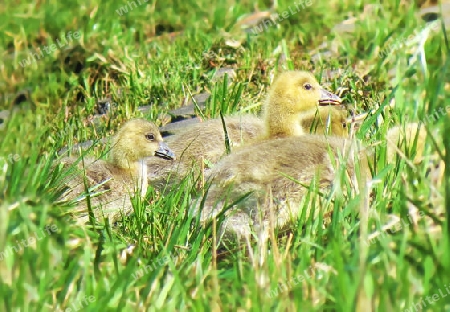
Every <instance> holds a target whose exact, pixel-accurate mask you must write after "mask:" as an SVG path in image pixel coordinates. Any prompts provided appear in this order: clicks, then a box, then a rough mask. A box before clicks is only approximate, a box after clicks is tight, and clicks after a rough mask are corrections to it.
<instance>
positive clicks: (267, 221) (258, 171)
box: [193, 135, 369, 242]
mask: <svg viewBox="0 0 450 312" xmlns="http://www.w3.org/2000/svg"><path fill="white" fill-rule="evenodd" d="M356 145H357V142H356V141H353V140H347V139H344V138H338V137H334V136H323V135H303V136H299V137H289V138H279V139H272V140H265V141H262V142H258V143H255V144H253V145H250V146H246V147H244V148H242V149H239V150H237V151H235V152H234V153H233V154H231V155H228V156H226V157H224V158H223V159H222V160H221V161H219V163H218V164H216V166H215V167H214V168H213V169H212V170H211V172H210V173H209V178H210V182H211V184H210V187H209V189H208V190H207V193H206V195H205V196H206V198H198V199H197V200H194V203H193V205H194V213H195V214H197V213H198V211H199V210H201V221H202V222H208V221H211V220H212V218H217V215H218V214H219V213H221V212H223V211H224V209H228V208H229V207H231V208H230V209H229V210H227V212H226V215H225V220H224V222H223V223H222V226H221V228H220V229H219V234H220V237H221V240H222V241H225V242H229V241H241V240H245V241H247V242H248V240H249V237H250V236H251V234H252V233H256V234H262V235H263V236H264V237H265V238H267V235H268V233H269V232H268V231H269V229H270V228H276V229H280V230H284V229H287V228H289V227H290V226H292V225H293V224H294V222H295V221H296V220H297V218H298V216H299V215H301V208H302V206H303V205H304V203H302V200H303V199H304V197H305V196H304V195H305V194H306V193H307V192H308V190H307V188H305V187H304V186H302V185H310V184H314V183H312V181H315V182H316V183H315V186H317V189H318V190H320V191H324V190H325V189H327V188H328V187H330V186H331V185H335V186H337V185H340V184H339V178H340V177H341V170H343V171H346V174H348V176H350V177H352V181H353V182H354V183H355V185H356V183H357V181H365V180H366V179H367V177H366V176H367V175H369V172H368V166H366V165H365V163H366V158H365V155H364V152H360V151H359V150H356V149H355V147H356ZM355 151H356V153H358V154H359V156H358V159H360V160H359V161H358V162H359V164H358V165H360V166H361V168H360V169H361V172H362V174H361V176H359V177H357V176H356V173H355V170H354V167H355V162H354V161H353V159H354V156H353V154H354V153H355ZM342 188H343V187H342ZM338 192H339V191H338ZM341 192H343V190H342V191H341ZM202 200H204V203H201V201H202ZM271 209H273V219H272V220H273V224H271V218H270V211H271ZM305 209H307V210H306V213H307V214H306V215H307V216H308V214H309V213H317V211H315V210H314V209H311V207H309V206H308V204H305Z"/></svg>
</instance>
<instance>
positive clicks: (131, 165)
mask: <svg viewBox="0 0 450 312" xmlns="http://www.w3.org/2000/svg"><path fill="white" fill-rule="evenodd" d="M110 162H111V163H112V164H113V165H114V166H115V167H117V168H120V169H122V170H125V171H127V172H129V173H130V176H131V177H132V179H133V180H134V181H135V182H136V187H137V190H138V191H140V194H141V196H145V194H146V193H147V187H148V181H147V164H146V161H145V159H139V160H137V159H136V157H135V155H134V153H132V154H131V155H129V154H127V153H126V152H120V149H117V148H112V150H111V153H110Z"/></svg>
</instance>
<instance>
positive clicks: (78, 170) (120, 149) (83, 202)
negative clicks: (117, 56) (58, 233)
mask: <svg viewBox="0 0 450 312" xmlns="http://www.w3.org/2000/svg"><path fill="white" fill-rule="evenodd" d="M151 156H157V157H160V158H164V159H166V160H168V159H170V160H171V159H175V154H174V153H173V152H172V151H171V150H170V149H169V147H168V146H167V145H166V144H165V143H164V142H163V139H162V137H161V134H160V133H159V130H158V127H156V125H154V124H153V123H151V122H149V121H147V120H144V119H132V120H130V121H128V122H126V123H125V124H124V125H123V126H122V127H121V128H120V129H119V131H118V132H117V134H116V135H115V137H114V139H113V140H112V145H111V149H110V151H109V161H104V160H99V159H93V158H88V157H85V158H82V159H80V158H78V159H77V158H73V157H68V158H64V159H62V160H61V163H62V164H63V167H64V168H66V169H67V173H68V176H67V177H65V179H64V182H63V183H64V184H63V187H64V188H66V190H65V191H64V193H63V195H62V196H61V198H60V199H61V200H63V201H75V202H76V207H75V209H74V211H73V214H74V218H75V219H76V220H77V222H78V223H85V222H86V221H88V219H89V215H88V208H87V207H88V206H87V205H88V204H87V201H88V200H89V201H90V205H91V207H92V208H93V212H94V217H95V218H96V219H97V220H98V219H101V218H102V217H103V216H104V217H108V218H109V220H110V222H115V221H117V220H119V219H120V218H121V217H122V216H123V215H127V214H129V213H130V212H132V210H133V207H132V204H131V200H130V199H131V197H132V196H134V194H139V196H141V197H144V196H145V194H146V193H147V187H148V182H147V181H148V179H147V165H146V162H145V159H146V158H147V157H151ZM85 183H86V186H85ZM86 187H88V188H89V198H86V197H87V194H86Z"/></svg>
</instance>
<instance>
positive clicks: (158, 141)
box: [111, 119, 175, 169]
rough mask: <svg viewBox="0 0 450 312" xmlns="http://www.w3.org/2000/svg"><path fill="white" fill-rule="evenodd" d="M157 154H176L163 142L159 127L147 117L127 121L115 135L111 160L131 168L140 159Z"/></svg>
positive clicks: (171, 157) (172, 155) (165, 157)
mask: <svg viewBox="0 0 450 312" xmlns="http://www.w3.org/2000/svg"><path fill="white" fill-rule="evenodd" d="M150 156H157V157H161V158H164V159H169V160H172V159H175V154H174V153H173V152H172V151H171V150H170V148H169V147H168V146H167V145H166V144H165V143H164V142H163V138H162V136H161V133H160V132H159V130H158V127H157V126H156V125H155V124H153V123H151V122H149V121H147V120H145V119H132V120H130V121H128V122H126V123H125V124H124V125H123V126H122V127H121V128H120V129H119V131H118V132H117V134H116V136H115V137H114V141H113V145H112V147H111V162H112V163H114V164H115V165H117V166H118V167H120V168H124V169H126V168H131V167H134V164H136V163H138V162H139V161H140V160H142V159H144V158H147V157H150Z"/></svg>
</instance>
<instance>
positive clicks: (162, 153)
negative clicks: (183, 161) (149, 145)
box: [155, 142, 176, 160]
mask: <svg viewBox="0 0 450 312" xmlns="http://www.w3.org/2000/svg"><path fill="white" fill-rule="evenodd" d="M155 156H158V157H161V158H164V159H169V160H174V159H176V157H175V153H174V152H172V150H171V149H170V148H169V147H168V146H167V145H166V143H164V142H160V143H159V149H158V150H157V151H156V152H155Z"/></svg>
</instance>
